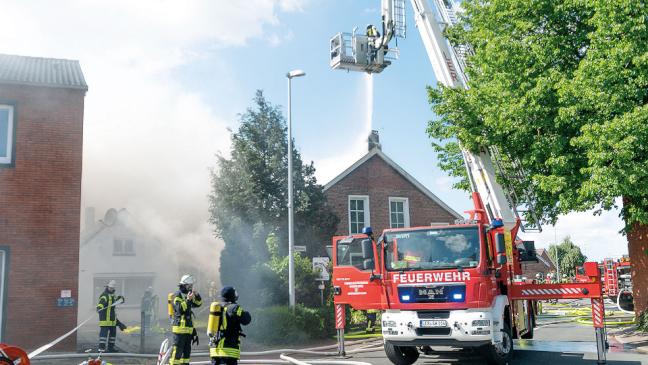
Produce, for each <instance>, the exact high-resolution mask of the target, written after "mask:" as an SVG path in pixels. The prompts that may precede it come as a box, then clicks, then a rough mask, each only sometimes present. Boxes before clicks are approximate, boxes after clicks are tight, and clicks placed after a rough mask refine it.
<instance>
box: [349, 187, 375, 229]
mask: <svg viewBox="0 0 648 365" xmlns="http://www.w3.org/2000/svg"><path fill="white" fill-rule="evenodd" d="M369 224H370V223H369V197H368V196H366V195H349V234H356V233H362V228H363V227H367V226H369Z"/></svg>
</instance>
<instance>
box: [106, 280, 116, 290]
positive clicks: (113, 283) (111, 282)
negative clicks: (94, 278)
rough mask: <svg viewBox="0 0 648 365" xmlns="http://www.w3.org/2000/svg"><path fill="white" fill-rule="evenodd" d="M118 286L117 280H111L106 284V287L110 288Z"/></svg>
mask: <svg viewBox="0 0 648 365" xmlns="http://www.w3.org/2000/svg"><path fill="white" fill-rule="evenodd" d="M116 286H117V282H116V281H115V280H110V281H109V282H108V284H106V287H108V288H110V289H115V287H116Z"/></svg>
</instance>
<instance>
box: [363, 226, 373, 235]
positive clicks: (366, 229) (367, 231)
mask: <svg viewBox="0 0 648 365" xmlns="http://www.w3.org/2000/svg"><path fill="white" fill-rule="evenodd" d="M362 234H366V235H367V236H371V235H372V234H373V229H371V227H363V228H362Z"/></svg>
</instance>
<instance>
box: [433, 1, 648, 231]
mask: <svg viewBox="0 0 648 365" xmlns="http://www.w3.org/2000/svg"><path fill="white" fill-rule="evenodd" d="M464 7H465V9H466V12H465V16H464V17H463V18H462V21H461V22H460V24H459V25H457V26H454V27H452V28H450V29H449V30H448V31H447V33H448V35H449V37H450V38H451V41H452V42H453V43H454V44H465V45H469V46H471V47H472V48H473V50H474V54H473V55H472V56H470V57H469V59H468V67H467V74H468V76H469V78H470V89H469V90H456V89H449V88H444V87H440V88H439V89H432V88H429V89H428V93H429V98H430V102H431V103H432V106H433V110H434V111H435V112H436V114H437V115H438V116H439V118H438V119H436V120H432V121H430V123H429V127H428V134H429V135H430V136H431V137H432V138H433V140H434V143H433V146H434V148H435V149H436V151H437V152H438V153H439V155H440V161H441V163H440V166H441V167H442V168H443V169H444V170H446V171H449V172H450V174H451V175H453V176H459V177H464V175H465V173H464V171H463V169H462V168H461V161H460V157H461V156H460V154H459V153H457V151H458V145H457V140H458V141H461V143H462V145H463V146H464V147H466V148H468V149H470V150H472V151H474V152H476V151H478V150H479V149H480V148H481V146H495V147H497V148H498V149H499V150H500V152H501V153H502V154H503V155H504V156H509V157H514V158H516V159H517V160H518V161H519V163H520V164H521V166H522V168H523V169H524V170H525V171H526V172H527V175H528V176H527V178H526V179H524V180H523V181H520V182H519V183H514V184H513V187H512V188H513V189H514V190H516V192H517V193H521V192H522V190H523V189H524V188H530V189H531V190H532V192H533V194H534V196H535V199H536V200H537V201H536V204H537V207H536V208H537V210H538V212H537V213H539V215H540V216H542V217H543V218H544V220H545V221H555V219H556V217H557V215H559V214H562V213H567V212H570V211H572V210H578V211H583V210H587V209H591V208H598V209H610V208H612V207H614V205H615V198H617V197H619V196H623V197H624V198H625V200H624V207H623V211H622V214H623V218H624V219H625V221H626V224H627V227H630V225H631V224H633V223H636V222H639V223H644V224H646V223H648V184H646V183H645V182H646V181H647V180H648V168H647V167H646V166H648V106H646V102H647V101H648V31H647V28H646V27H647V24H648V22H647V21H646V20H647V19H646V14H647V13H648V9H647V5H646V2H645V1H642V0H592V1H580V0H539V1H517V0H492V1H481V0H468V1H466V2H464ZM505 159H508V158H507V157H505ZM505 162H506V161H505ZM462 186H463V187H467V184H465V180H464V182H463V185H462Z"/></svg>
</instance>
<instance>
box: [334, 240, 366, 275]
mask: <svg viewBox="0 0 648 365" xmlns="http://www.w3.org/2000/svg"><path fill="white" fill-rule="evenodd" d="M363 241H369V242H371V240H370V239H368V238H363V239H359V238H351V239H350V238H345V239H342V240H339V241H338V242H337V245H336V247H337V262H336V264H337V266H354V267H355V268H356V269H358V270H364V258H363V256H362V242H363ZM372 256H373V252H372ZM373 259H374V257H372V260H373ZM369 270H370V269H369Z"/></svg>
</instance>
